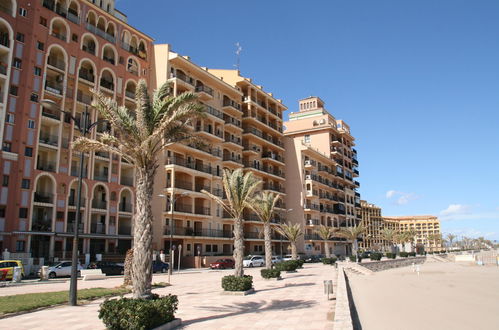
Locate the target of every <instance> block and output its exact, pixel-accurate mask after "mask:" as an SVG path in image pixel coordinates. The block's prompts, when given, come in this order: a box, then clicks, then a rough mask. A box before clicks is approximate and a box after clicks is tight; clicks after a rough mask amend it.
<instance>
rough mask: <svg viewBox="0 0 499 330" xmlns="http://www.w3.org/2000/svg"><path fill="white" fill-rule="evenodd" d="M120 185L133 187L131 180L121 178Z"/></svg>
mask: <svg viewBox="0 0 499 330" xmlns="http://www.w3.org/2000/svg"><path fill="white" fill-rule="evenodd" d="M120 184H122V185H124V186H130V187H133V178H131V177H126V176H122V177H121V179H120Z"/></svg>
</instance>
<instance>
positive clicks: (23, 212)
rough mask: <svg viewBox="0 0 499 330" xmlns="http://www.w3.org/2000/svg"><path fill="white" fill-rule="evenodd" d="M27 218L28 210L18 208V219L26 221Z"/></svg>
mask: <svg viewBox="0 0 499 330" xmlns="http://www.w3.org/2000/svg"><path fill="white" fill-rule="evenodd" d="M27 217H28V209H27V208H26V207H21V208H19V218H21V219H26V218H27Z"/></svg>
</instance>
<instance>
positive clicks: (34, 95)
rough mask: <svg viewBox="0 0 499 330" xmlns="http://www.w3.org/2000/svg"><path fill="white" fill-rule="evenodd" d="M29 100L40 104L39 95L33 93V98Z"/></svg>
mask: <svg viewBox="0 0 499 330" xmlns="http://www.w3.org/2000/svg"><path fill="white" fill-rule="evenodd" d="M29 99H30V100H31V101H32V102H38V94H37V93H31V96H30V97H29Z"/></svg>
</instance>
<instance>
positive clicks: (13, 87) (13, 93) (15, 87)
mask: <svg viewBox="0 0 499 330" xmlns="http://www.w3.org/2000/svg"><path fill="white" fill-rule="evenodd" d="M17 91H18V88H17V86H10V90H9V93H10V95H14V96H17Z"/></svg>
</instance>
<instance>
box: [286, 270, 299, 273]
mask: <svg viewBox="0 0 499 330" xmlns="http://www.w3.org/2000/svg"><path fill="white" fill-rule="evenodd" d="M286 273H298V271H296V270H287V271H286Z"/></svg>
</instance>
